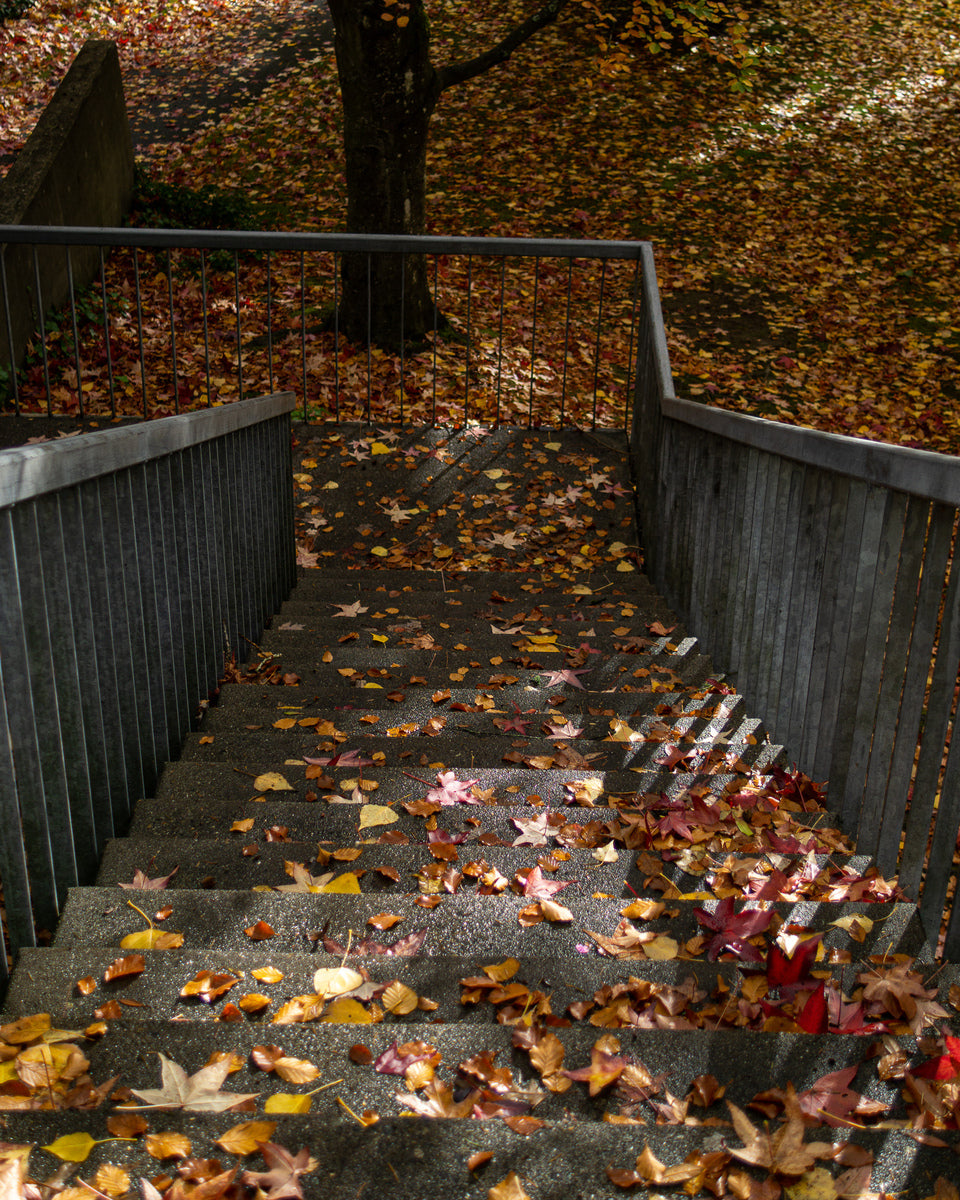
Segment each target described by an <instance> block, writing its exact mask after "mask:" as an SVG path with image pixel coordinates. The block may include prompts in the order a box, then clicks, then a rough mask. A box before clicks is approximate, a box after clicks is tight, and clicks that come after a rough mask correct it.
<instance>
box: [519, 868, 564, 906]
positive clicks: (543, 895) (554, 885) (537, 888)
mask: <svg viewBox="0 0 960 1200" xmlns="http://www.w3.org/2000/svg"><path fill="white" fill-rule="evenodd" d="M574 882H575V880H573V879H545V878H544V875H543V872H542V871H541V870H540V868H539V866H536V867H533V868H532V869H531V870H530V871H529V872H528V873H527V878H526V880H525V881H524V884H523V894H524V895H525V896H532V897H533V898H534V899H536V900H547V899H549V898H550V897H551V896H555V895H556V894H557V892H562V891H563V889H564V888H565V887H569V886H570V885H571V884H572V883H574Z"/></svg>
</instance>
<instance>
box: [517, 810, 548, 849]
mask: <svg viewBox="0 0 960 1200" xmlns="http://www.w3.org/2000/svg"><path fill="white" fill-rule="evenodd" d="M549 816H550V812H549V810H548V811H546V812H542V813H541V814H540V816H539V817H511V818H510V820H511V822H512V823H513V824H514V825H516V827H517V828H518V829H519V830H520V836H519V837H518V838H517V839H516V841H514V842H512V843H511V845H514V846H545V845H546V844H547V819H548V817H549Z"/></svg>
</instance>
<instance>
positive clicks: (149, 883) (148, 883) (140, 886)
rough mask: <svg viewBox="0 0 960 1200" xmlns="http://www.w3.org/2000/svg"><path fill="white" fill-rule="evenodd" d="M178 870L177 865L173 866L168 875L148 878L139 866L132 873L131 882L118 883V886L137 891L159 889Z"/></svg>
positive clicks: (165, 884)
mask: <svg viewBox="0 0 960 1200" xmlns="http://www.w3.org/2000/svg"><path fill="white" fill-rule="evenodd" d="M179 870H180V868H179V867H174V868H173V870H172V871H171V872H170V874H169V875H160V876H158V877H157V878H156V879H150V878H148V877H147V876H146V875H145V874H144V873H143V871H141V870H140V868H139V867H137V869H136V870H135V871H134V873H133V882H132V883H120V884H118V886H119V887H122V888H133V889H135V890H137V891H143V892H146V891H153V890H159V889H160V888H165V887H166V886H167V884H168V883H169V882H170V880H171V879H172V878H173V877H174V875H176V873H177V872H178V871H179Z"/></svg>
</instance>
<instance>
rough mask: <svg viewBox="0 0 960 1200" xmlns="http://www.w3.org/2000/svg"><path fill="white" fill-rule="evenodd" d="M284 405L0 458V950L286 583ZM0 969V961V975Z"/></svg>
mask: <svg viewBox="0 0 960 1200" xmlns="http://www.w3.org/2000/svg"><path fill="white" fill-rule="evenodd" d="M293 406H294V397H293V396H292V395H290V394H289V393H286V394H281V395H275V396H266V397H261V398H258V399H251V400H247V401H244V402H242V403H240V404H236V405H231V406H229V407H225V408H217V409H212V410H204V411H202V412H197V413H191V414H186V415H183V416H179V417H172V418H169V419H167V420H164V421H155V422H150V423H146V424H141V425H135V426H129V427H127V428H124V429H113V430H108V431H105V432H103V433H93V434H86V435H82V436H79V437H76V438H71V439H68V440H65V441H57V442H49V443H46V444H42V445H33V446H26V447H22V448H18V449H13V450H5V451H2V452H0V883H2V887H3V895H4V901H5V906H6V913H7V918H8V926H9V933H10V940H11V947H10V948H11V951H12V952H13V953H14V954H15V953H16V951H17V950H18V949H19V948H20V947H21V946H24V945H32V944H34V939H35V931H39V930H43V929H49V930H52V929H53V927H54V925H55V923H56V919H57V916H58V913H59V910H60V905H61V904H62V902H63V900H64V899H65V894H66V890H67V888H68V887H70V886H72V885H74V884H76V883H78V882H84V881H88V880H89V879H90V878H92V875H93V873H94V871H95V869H96V866H97V864H98V862H99V858H100V854H101V852H102V849H103V845H104V842H105V841H106V840H107V839H108V838H110V837H112V836H114V834H115V833H117V832H118V831H121V830H122V829H123V827H124V825H125V823H126V820H127V817H128V816H129V812H130V807H131V805H132V803H133V802H134V801H135V800H136V799H137V798H139V797H140V796H143V795H149V794H151V790H152V787H153V785H154V783H155V782H156V777H157V773H158V771H159V768H160V767H161V765H162V764H163V763H164V762H165V761H167V760H168V759H170V758H173V757H175V756H176V754H177V752H178V751H179V747H180V744H181V742H182V740H183V737H184V735H185V734H186V733H187V732H188V730H189V729H190V726H191V722H192V720H193V718H194V716H195V715H196V713H197V711H198V706H199V704H200V702H201V701H203V700H205V699H206V698H207V696H208V695H209V693H210V691H211V690H212V689H213V688H214V687H215V686H216V684H217V681H218V679H219V678H220V676H221V673H222V668H223V664H224V657H225V654H226V653H227V652H231V653H233V654H234V655H235V656H236V658H237V659H238V660H240V661H242V660H244V659H246V658H247V657H248V656H249V655H248V651H249V648H250V645H251V643H252V642H254V641H255V640H256V639H257V638H258V637H259V634H260V631H261V629H262V628H263V624H264V622H265V620H266V618H267V617H268V616H269V614H271V613H273V612H274V611H275V610H276V609H277V607H278V606H279V604H280V602H281V601H282V600H283V598H284V597H285V596H286V595H287V594H288V593H289V591H290V589H291V587H292V586H293V583H294V579H295V547H294V541H293V495H292V487H291V460H290V452H291V447H290V412H291V410H292V408H293ZM5 968H6V961H5V956H4V955H2V954H0V976H2V973H3V971H4V970H5Z"/></svg>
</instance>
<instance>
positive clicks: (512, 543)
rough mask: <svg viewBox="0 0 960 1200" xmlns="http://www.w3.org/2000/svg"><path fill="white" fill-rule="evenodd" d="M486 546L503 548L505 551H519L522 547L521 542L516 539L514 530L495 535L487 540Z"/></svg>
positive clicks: (519, 539)
mask: <svg viewBox="0 0 960 1200" xmlns="http://www.w3.org/2000/svg"><path fill="white" fill-rule="evenodd" d="M486 544H487V545H488V546H504V547H505V548H506V549H507V550H519V549H520V548H521V547H522V546H523V544H524V543H523V540H522V539H521V538H519V537H517V534H516V533H515V531H514V530H512V529H511V530H508V532H507V533H495V534H493V535H492V536H491V537H490V538H488V539H487V543H486Z"/></svg>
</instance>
